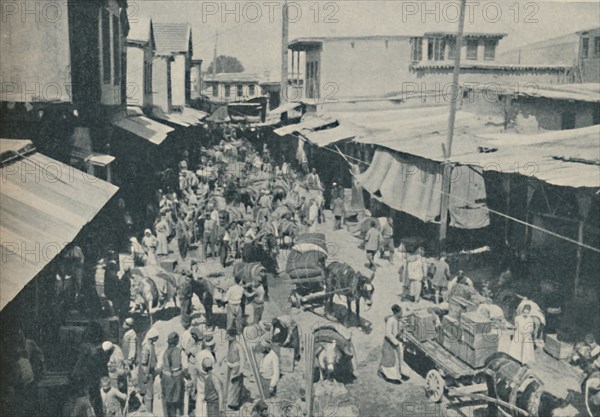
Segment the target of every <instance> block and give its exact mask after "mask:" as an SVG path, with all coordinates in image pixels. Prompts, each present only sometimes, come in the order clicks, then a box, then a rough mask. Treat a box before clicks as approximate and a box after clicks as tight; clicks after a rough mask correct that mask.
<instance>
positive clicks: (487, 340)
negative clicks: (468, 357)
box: [461, 327, 500, 348]
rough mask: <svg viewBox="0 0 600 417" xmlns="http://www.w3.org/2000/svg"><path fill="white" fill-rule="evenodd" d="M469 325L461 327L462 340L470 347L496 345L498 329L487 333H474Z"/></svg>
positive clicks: (498, 335)
mask: <svg viewBox="0 0 600 417" xmlns="http://www.w3.org/2000/svg"><path fill="white" fill-rule="evenodd" d="M472 330H473V329H472V328H470V327H462V334H461V336H462V341H463V342H465V343H466V344H467V345H469V346H471V347H472V348H486V347H489V348H491V347H496V348H497V347H498V342H499V341H500V331H499V330H497V329H496V330H495V331H491V332H489V333H479V334H477V333H474V332H473V331H472Z"/></svg>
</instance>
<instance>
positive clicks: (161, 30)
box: [153, 23, 192, 55]
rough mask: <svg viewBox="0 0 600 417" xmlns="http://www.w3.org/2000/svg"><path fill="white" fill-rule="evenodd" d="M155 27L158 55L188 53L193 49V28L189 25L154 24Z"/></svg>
mask: <svg viewBox="0 0 600 417" xmlns="http://www.w3.org/2000/svg"><path fill="white" fill-rule="evenodd" d="M153 26H154V39H155V41H156V53H157V54H159V55H163V54H170V53H174V52H175V53H177V52H188V50H189V49H191V46H190V40H191V37H192V28H191V27H190V25H189V24H187V23H154V24H153ZM189 52H192V51H191V50H190V51H189Z"/></svg>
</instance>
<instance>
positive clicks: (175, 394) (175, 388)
mask: <svg viewBox="0 0 600 417" xmlns="http://www.w3.org/2000/svg"><path fill="white" fill-rule="evenodd" d="M167 343H168V346H167V349H166V350H165V352H164V353H163V356H162V367H161V381H160V385H161V389H162V400H163V409H164V416H165V417H178V416H180V415H181V414H182V412H183V397H184V388H185V387H184V378H185V375H184V372H187V369H186V368H187V363H186V359H187V358H186V356H185V353H183V351H182V350H181V348H179V347H177V344H178V343H179V335H178V334H177V333H175V332H173V333H171V334H170V335H169V337H168V339H167Z"/></svg>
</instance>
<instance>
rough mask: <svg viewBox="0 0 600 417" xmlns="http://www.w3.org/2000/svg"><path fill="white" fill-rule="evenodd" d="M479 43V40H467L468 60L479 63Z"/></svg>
mask: <svg viewBox="0 0 600 417" xmlns="http://www.w3.org/2000/svg"><path fill="white" fill-rule="evenodd" d="M478 46H479V41H478V40H477V39H467V59H468V60H470V61H477V47H478Z"/></svg>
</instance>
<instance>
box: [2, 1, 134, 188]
mask: <svg viewBox="0 0 600 417" xmlns="http://www.w3.org/2000/svg"><path fill="white" fill-rule="evenodd" d="M26 3H29V6H30V7H31V10H35V7H36V4H35V2H33V1H30V2H26ZM29 6H27V5H25V6H23V7H29ZM66 6H67V13H65V11H64V10H63V11H62V12H61V13H62V14H61V15H62V16H68V19H60V18H58V17H59V16H57V18H56V19H50V18H48V19H36V18H35V16H30V17H28V18H26V19H21V16H20V14H15V15H8V16H7V19H6V20H7V21H6V22H5V24H3V25H2V29H1V36H2V42H1V43H0V44H1V51H0V54H1V55H2V56H6V57H7V56H10V57H11V58H10V59H2V60H0V62H1V64H0V68H1V78H2V79H1V82H2V86H3V91H2V97H1V101H2V107H3V109H2V110H3V111H2V121H1V122H0V125H2V128H1V129H2V136H3V137H5V138H13V137H19V138H27V139H31V140H32V141H33V143H34V145H35V146H36V147H37V148H38V149H39V150H40V151H41V152H44V153H45V154H46V155H48V156H50V157H52V158H55V159H58V160H60V161H62V162H65V163H68V164H71V165H73V166H75V167H77V168H80V169H84V170H88V169H89V170H91V171H92V172H95V169H96V167H97V168H99V169H100V168H101V171H103V175H102V177H104V179H106V178H107V177H109V176H110V175H109V173H107V171H108V169H109V168H108V167H107V166H105V165H106V163H107V161H108V160H109V159H110V158H108V159H106V158H102V155H103V154H109V153H110V143H111V138H112V129H111V126H110V122H111V121H112V120H114V119H117V118H119V117H121V116H122V115H123V114H124V112H125V101H126V82H125V80H126V68H127V54H126V49H125V45H126V37H127V34H128V31H129V22H128V19H127V3H126V1H125V0H102V1H97V2H91V3H90V2H83V3H81V2H68V3H66ZM49 10H50V9H49ZM23 51H27V53H23ZM108 163H110V161H109V162H108Z"/></svg>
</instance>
